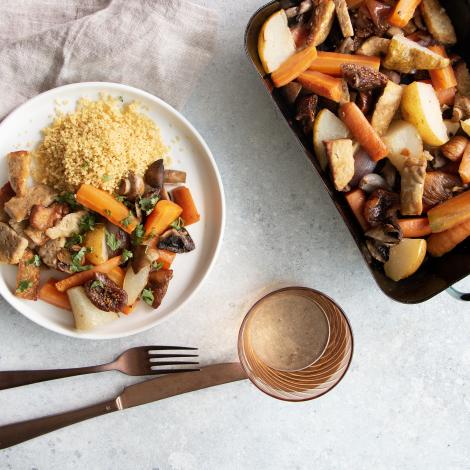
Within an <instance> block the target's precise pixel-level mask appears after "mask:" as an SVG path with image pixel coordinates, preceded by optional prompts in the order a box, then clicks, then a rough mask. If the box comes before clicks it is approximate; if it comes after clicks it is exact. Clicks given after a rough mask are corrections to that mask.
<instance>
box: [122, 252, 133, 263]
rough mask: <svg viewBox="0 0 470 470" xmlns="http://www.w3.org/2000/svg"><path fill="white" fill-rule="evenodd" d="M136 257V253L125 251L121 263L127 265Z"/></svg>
mask: <svg viewBox="0 0 470 470" xmlns="http://www.w3.org/2000/svg"><path fill="white" fill-rule="evenodd" d="M133 256H134V253H132V251H129V250H124V251H123V252H122V254H121V263H125V262H126V261H128V260H129V259H131V258H132V257H133Z"/></svg>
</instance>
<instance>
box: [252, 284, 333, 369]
mask: <svg viewBox="0 0 470 470" xmlns="http://www.w3.org/2000/svg"><path fill="white" fill-rule="evenodd" d="M247 326H248V330H249V331H248V335H249V336H248V338H249V341H250V343H251V347H252V349H253V352H254V353H255V354H256V356H257V357H258V359H259V360H260V361H261V362H263V363H265V364H266V365H267V366H269V367H272V368H273V369H277V370H284V371H293V370H300V369H304V368H305V367H308V366H309V365H311V364H313V363H314V362H315V361H316V360H317V359H318V358H319V357H320V356H321V355H322V353H323V351H324V350H325V347H326V345H327V343H328V339H329V334H330V328H329V324H328V319H327V318H326V316H325V314H324V313H323V311H322V309H321V308H320V307H319V306H318V305H317V304H316V302H314V301H313V300H312V299H310V298H308V297H306V296H304V295H301V294H298V293H292V292H289V291H285V292H284V293H283V294H282V295H279V294H277V295H275V296H273V297H267V298H266V299H264V300H263V301H262V302H261V303H260V304H259V305H258V306H257V307H255V309H254V310H253V311H252V318H251V319H250V322H249V325H247Z"/></svg>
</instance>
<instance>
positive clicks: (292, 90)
mask: <svg viewBox="0 0 470 470" xmlns="http://www.w3.org/2000/svg"><path fill="white" fill-rule="evenodd" d="M300 90H302V85H301V84H300V83H297V82H290V83H288V84H287V85H285V86H283V87H282V88H281V93H282V94H283V96H284V98H285V99H286V101H287V102H288V103H289V104H294V103H295V100H296V99H297V97H298V96H299V93H300Z"/></svg>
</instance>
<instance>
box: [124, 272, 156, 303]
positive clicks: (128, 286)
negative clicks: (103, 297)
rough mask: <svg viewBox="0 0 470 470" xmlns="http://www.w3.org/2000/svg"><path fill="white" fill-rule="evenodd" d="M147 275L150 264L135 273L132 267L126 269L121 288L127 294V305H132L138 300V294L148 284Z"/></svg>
mask: <svg viewBox="0 0 470 470" xmlns="http://www.w3.org/2000/svg"><path fill="white" fill-rule="evenodd" d="M149 273H150V264H149V265H148V266H145V267H143V268H142V269H141V270H140V271H139V272H137V273H135V272H134V269H133V268H132V265H129V266H128V267H127V271H126V276H125V277H124V284H123V286H122V288H123V289H124V290H125V291H126V292H127V302H128V304H129V305H133V304H134V302H135V301H136V300H137V299H138V298H139V296H140V293H141V292H142V291H143V289H144V288H145V286H146V285H147V283H148V279H149Z"/></svg>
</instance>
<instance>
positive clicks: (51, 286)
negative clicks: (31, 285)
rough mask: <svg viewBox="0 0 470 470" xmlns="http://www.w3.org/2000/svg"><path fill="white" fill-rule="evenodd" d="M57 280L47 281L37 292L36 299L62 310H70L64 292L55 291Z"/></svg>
mask: <svg viewBox="0 0 470 470" xmlns="http://www.w3.org/2000/svg"><path fill="white" fill-rule="evenodd" d="M56 283H57V279H54V278H51V279H49V280H48V281H47V282H46V283H45V284H44V285H43V286H42V287H41V288H40V289H39V292H38V297H39V298H40V299H41V300H44V302H47V303H48V304H51V305H55V306H56V307H59V308H63V309H64V310H72V307H71V306H70V302H69V298H68V296H67V294H66V293H65V292H60V291H59V290H57V289H56V286H55V285H56Z"/></svg>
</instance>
